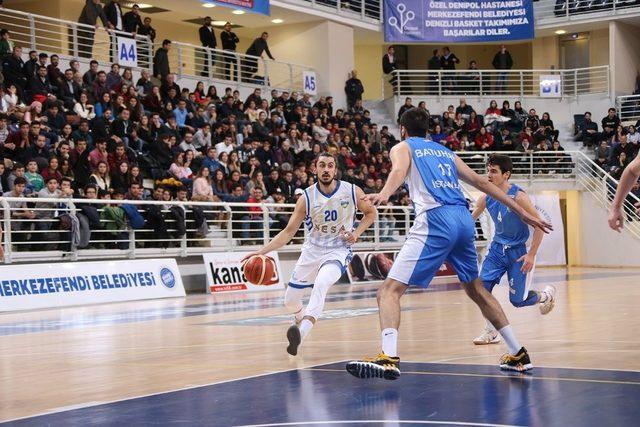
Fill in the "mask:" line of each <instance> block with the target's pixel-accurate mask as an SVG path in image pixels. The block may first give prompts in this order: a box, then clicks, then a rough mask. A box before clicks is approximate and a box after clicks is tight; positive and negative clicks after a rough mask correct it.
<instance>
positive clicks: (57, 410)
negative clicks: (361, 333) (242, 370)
mask: <svg viewBox="0 0 640 427" xmlns="http://www.w3.org/2000/svg"><path fill="white" fill-rule="evenodd" d="M342 362H347V360H345V359H342V360H336V361H333V362H327V363H321V364H316V365H311V366H307V367H295V368H289V369H282V370H279V371H269V372H265V373H262V374H256V375H249V376H246V377H240V378H234V379H229V380H223V381H216V382H212V383H208V384H200V385H188V386H186V387H180V388H176V389H172V390H166V391H160V392H157V393H148V394H141V395H137V396H132V397H126V398H124V399H113V400H105V401H99V402H96V401H93V402H85V403H78V404H71V405H66V406H60V407H57V408H53V409H51V410H48V411H44V412H40V413H37V414H34V415H27V416H24V417H19V418H12V419H9V420H2V419H0V424H3V423H10V422H13V421H20V420H27V419H30V418H35V417H42V416H45V415H53V414H59V413H62V412H67V411H69V409H65V408H69V407H73V408H74V409H71V410H72V411H75V410H78V409H86V408H91V407H94V406H101V405H111V404H113V403H118V402H125V401H127V400H135V399H144V398H145V397H151V396H159V395H162V394H169V393H176V392H179V391H185V390H192V389H195V388H203V387H210V386H212V385H218V384H225V383H230V382H234V381H242V380H250V379H252V378H259V377H265V376H267V375H275V374H283V373H285V372H291V371H298V370H306V369H309V368H312V367H314V366H323V365H330V364H334V363H342Z"/></svg>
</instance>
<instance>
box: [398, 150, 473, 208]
mask: <svg viewBox="0 0 640 427" xmlns="http://www.w3.org/2000/svg"><path fill="white" fill-rule="evenodd" d="M406 143H407V144H408V145H409V149H410V150H411V169H410V170H409V174H408V175H407V179H406V184H407V187H409V195H410V196H411V200H412V201H413V204H414V207H415V211H416V216H417V215H420V214H421V213H423V212H425V211H428V210H430V209H433V208H437V207H439V206H446V205H462V206H468V204H467V200H466V198H465V197H464V194H463V193H462V188H461V187H460V183H459V182H458V169H457V168H456V155H455V154H454V153H453V151H451V150H449V149H448V148H447V147H445V146H443V145H442V144H438V143H437V142H433V141H429V140H427V139H425V138H417V137H411V138H409V139H407V140H406Z"/></svg>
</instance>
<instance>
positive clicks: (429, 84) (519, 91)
mask: <svg viewBox="0 0 640 427" xmlns="http://www.w3.org/2000/svg"><path fill="white" fill-rule="evenodd" d="M551 76H553V77H554V79H550V78H549V77H551ZM392 77H393V78H394V79H395V85H394V87H393V90H394V94H395V95H398V96H412V95H413V96H427V95H428V96H449V95H468V96H473V95H476V96H484V95H513V96H519V97H520V98H525V97H536V98H538V97H541V94H540V84H541V81H545V82H551V83H550V84H552V85H554V87H553V88H552V89H553V90H554V91H555V90H556V87H555V82H557V95H556V96H554V97H555V98H567V97H576V96H579V95H589V94H603V95H605V96H607V97H608V96H609V66H608V65H603V66H598V67H590V68H576V69H571V70H500V71H497V70H396V71H394V72H393V76H392ZM547 84H549V83H547ZM546 97H548V95H547V96H546Z"/></svg>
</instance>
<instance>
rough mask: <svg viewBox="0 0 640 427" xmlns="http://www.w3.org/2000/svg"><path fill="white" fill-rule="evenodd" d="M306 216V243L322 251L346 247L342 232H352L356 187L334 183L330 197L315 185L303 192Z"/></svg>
mask: <svg viewBox="0 0 640 427" xmlns="http://www.w3.org/2000/svg"><path fill="white" fill-rule="evenodd" d="M304 197H305V199H306V211H307V214H306V216H305V219H304V224H305V227H306V229H307V239H306V241H307V242H308V243H311V244H313V245H315V246H321V247H324V248H338V247H345V246H347V243H346V242H345V241H344V238H343V237H342V233H344V231H349V232H350V231H353V221H354V219H355V214H356V209H357V203H356V188H355V186H354V185H353V184H351V183H348V182H346V181H337V182H336V188H335V190H334V191H333V193H331V194H324V193H323V192H322V191H320V189H319V188H318V184H317V183H316V184H314V185H312V186H311V187H309V188H307V189H306V190H304Z"/></svg>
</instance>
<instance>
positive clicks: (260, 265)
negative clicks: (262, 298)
mask: <svg viewBox="0 0 640 427" xmlns="http://www.w3.org/2000/svg"><path fill="white" fill-rule="evenodd" d="M243 272H244V277H245V278H246V279H247V281H248V282H250V283H252V284H254V285H260V286H268V285H273V284H274V283H277V282H278V280H277V277H276V264H275V262H274V261H273V259H271V258H269V257H268V256H266V255H254V256H252V257H251V258H249V259H248V260H247V262H245V263H244V267H243ZM274 277H275V281H274Z"/></svg>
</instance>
